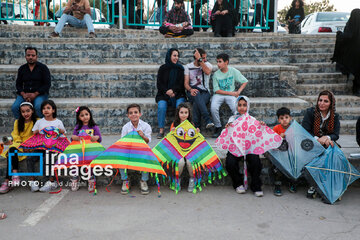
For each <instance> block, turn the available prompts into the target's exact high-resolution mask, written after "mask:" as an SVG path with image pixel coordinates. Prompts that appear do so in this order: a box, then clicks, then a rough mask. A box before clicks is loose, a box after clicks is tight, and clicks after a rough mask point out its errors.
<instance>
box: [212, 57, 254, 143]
mask: <svg viewBox="0 0 360 240" xmlns="http://www.w3.org/2000/svg"><path fill="white" fill-rule="evenodd" d="M216 60H217V66H218V68H219V70H217V71H216V72H215V73H214V76H213V91H214V96H213V97H212V99H211V107H210V110H211V115H212V119H213V122H214V124H215V127H216V129H215V133H214V135H213V136H212V137H213V138H217V137H218V136H219V135H220V133H221V129H222V127H221V121H220V116H219V109H220V107H221V105H222V104H223V103H224V102H225V103H226V104H227V105H228V106H229V108H230V109H231V112H232V114H233V115H235V114H236V106H235V102H236V98H237V97H238V96H239V95H240V93H241V92H242V91H243V90H244V88H245V86H246V84H247V82H248V80H247V79H246V78H245V77H244V76H243V75H242V74H241V72H240V71H239V70H237V69H235V68H233V67H229V66H228V65H229V55H227V54H225V53H221V54H219V55H217V56H216ZM235 82H240V83H241V86H240V88H239V89H238V90H237V91H235Z"/></svg>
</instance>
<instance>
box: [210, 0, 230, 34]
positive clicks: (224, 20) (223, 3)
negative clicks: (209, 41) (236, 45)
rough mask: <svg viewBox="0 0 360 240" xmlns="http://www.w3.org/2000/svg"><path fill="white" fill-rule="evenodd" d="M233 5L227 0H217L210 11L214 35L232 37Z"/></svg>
mask: <svg viewBox="0 0 360 240" xmlns="http://www.w3.org/2000/svg"><path fill="white" fill-rule="evenodd" d="M234 20H235V19H234V7H233V6H232V5H231V3H229V2H228V1H227V0H217V1H216V2H215V5H214V8H213V9H212V11H211V25H212V27H213V31H214V36H215V37H221V36H222V37H232V36H234V33H235V25H234Z"/></svg>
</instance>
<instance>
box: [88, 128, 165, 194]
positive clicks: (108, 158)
mask: <svg viewBox="0 0 360 240" xmlns="http://www.w3.org/2000/svg"><path fill="white" fill-rule="evenodd" d="M90 166H91V167H94V166H102V167H106V166H112V167H113V168H117V169H119V168H120V169H131V170H137V171H143V172H149V173H155V178H156V182H157V184H158V191H159V193H160V189H159V187H160V185H159V179H158V174H162V175H165V176H166V173H165V172H164V169H163V168H162V167H161V165H160V163H159V160H158V159H157V157H156V156H155V155H154V153H153V152H152V151H151V148H150V147H149V146H148V145H147V144H146V142H145V141H144V140H143V139H142V137H141V136H140V135H139V134H138V133H137V132H136V131H131V132H130V133H128V134H127V135H126V136H124V137H123V138H121V139H120V140H118V141H117V142H115V143H114V144H113V145H111V146H110V147H109V148H108V149H106V150H105V151H104V152H103V153H101V154H100V155H99V156H98V157H97V158H96V159H95V160H93V161H92V162H91V164H90Z"/></svg>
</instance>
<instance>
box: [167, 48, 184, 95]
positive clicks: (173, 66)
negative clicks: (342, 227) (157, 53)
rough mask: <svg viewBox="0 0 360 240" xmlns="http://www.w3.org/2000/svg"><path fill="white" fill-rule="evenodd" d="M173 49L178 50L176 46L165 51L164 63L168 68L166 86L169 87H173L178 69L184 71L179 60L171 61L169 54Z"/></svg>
mask: <svg viewBox="0 0 360 240" xmlns="http://www.w3.org/2000/svg"><path fill="white" fill-rule="evenodd" d="M174 51H177V52H179V50H177V49H176V48H170V49H169V50H168V51H167V53H166V57H165V65H166V66H167V67H168V68H169V69H170V74H169V81H168V88H169V89H173V87H174V85H175V84H176V78H177V74H178V70H181V71H184V67H183V66H182V65H181V64H179V62H177V63H173V62H172V61H171V54H172V53H173V52H174Z"/></svg>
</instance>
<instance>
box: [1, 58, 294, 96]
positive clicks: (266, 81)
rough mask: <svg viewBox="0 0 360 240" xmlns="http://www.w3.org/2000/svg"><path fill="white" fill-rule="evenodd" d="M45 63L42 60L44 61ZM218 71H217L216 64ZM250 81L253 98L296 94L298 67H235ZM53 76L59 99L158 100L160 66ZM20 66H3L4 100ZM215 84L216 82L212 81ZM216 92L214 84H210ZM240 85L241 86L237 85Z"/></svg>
mask: <svg viewBox="0 0 360 240" xmlns="http://www.w3.org/2000/svg"><path fill="white" fill-rule="evenodd" d="M40 60H41V59H40ZM213 65H214V71H215V70H216V69H217V66H216V63H214V62H213ZM232 66H233V67H235V68H237V69H239V70H240V71H241V72H242V73H243V74H244V76H245V77H246V78H247V79H248V80H249V84H248V86H247V87H246V89H245V91H244V94H246V95H248V96H250V97H257V96H263V97H285V96H294V95H295V88H294V86H295V84H296V81H297V75H296V74H297V70H298V69H297V67H293V66H280V65H232ZM48 67H49V69H50V72H51V74H52V87H51V91H50V95H51V96H52V97H55V98H64V97H70V98H84V97H85V98H88V97H105V98H119V97H155V95H156V93H157V88H156V79H157V72H158V69H159V65H144V64H142V65H48ZM18 68H19V65H1V66H0V98H12V97H14V91H15V81H16V73H17V69H18ZM211 81H212V80H211ZM210 86H211V87H210V88H211V89H212V84H210ZM237 86H239V85H237Z"/></svg>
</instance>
